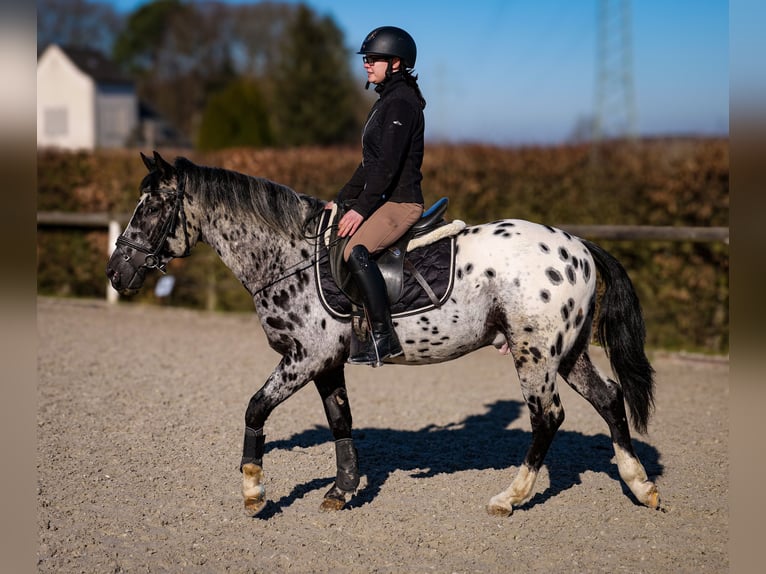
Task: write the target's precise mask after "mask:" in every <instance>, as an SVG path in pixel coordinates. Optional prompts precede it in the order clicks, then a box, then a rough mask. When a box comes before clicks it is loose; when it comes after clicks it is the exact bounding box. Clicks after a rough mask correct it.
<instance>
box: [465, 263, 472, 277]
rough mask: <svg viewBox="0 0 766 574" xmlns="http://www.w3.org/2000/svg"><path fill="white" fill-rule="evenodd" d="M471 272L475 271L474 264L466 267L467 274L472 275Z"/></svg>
mask: <svg viewBox="0 0 766 574" xmlns="http://www.w3.org/2000/svg"><path fill="white" fill-rule="evenodd" d="M471 271H473V263H469V264H467V265H466V266H465V274H466V275H470V274H471Z"/></svg>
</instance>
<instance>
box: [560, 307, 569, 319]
mask: <svg viewBox="0 0 766 574" xmlns="http://www.w3.org/2000/svg"><path fill="white" fill-rule="evenodd" d="M561 318H562V319H564V321H566V320H567V319H569V308H568V307H567V306H566V305H562V306H561Z"/></svg>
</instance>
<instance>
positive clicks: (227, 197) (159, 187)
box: [107, 152, 659, 515]
mask: <svg viewBox="0 0 766 574" xmlns="http://www.w3.org/2000/svg"><path fill="white" fill-rule="evenodd" d="M141 157H142V158H143V161H144V163H145V164H146V166H147V168H148V170H149V174H148V175H147V176H145V177H144V179H143V181H142V182H141V186H140V193H141V196H140V199H139V202H138V206H137V207H136V210H135V212H134V214H133V217H132V218H131V220H130V222H129V223H128V225H127V227H126V228H125V231H124V232H123V234H122V235H121V237H120V238H119V239H118V240H117V246H116V249H115V251H114V253H113V254H112V256H111V258H110V259H109V263H108V266H107V276H108V277H109V279H110V280H111V282H112V285H113V286H114V288H115V289H116V290H117V291H119V292H133V291H135V290H137V289H138V288H140V287H141V285H142V283H143V281H144V277H145V275H146V272H147V270H149V269H153V268H159V269H161V270H164V268H165V266H166V265H167V263H168V262H169V261H170V260H171V259H172V258H174V257H184V256H187V255H188V254H189V252H190V250H191V249H192V247H194V245H195V244H196V243H197V242H198V241H203V242H205V243H208V244H209V245H211V246H212V247H213V248H214V249H215V251H216V253H218V255H219V256H220V258H221V259H222V260H223V262H224V263H225V264H226V265H227V266H228V267H229V269H231V271H232V272H233V273H234V275H236V277H237V278H238V279H239V280H240V281H241V282H242V285H244V287H245V288H246V289H247V290H248V291H249V292H250V293H251V294H252V296H253V301H254V303H255V309H256V312H257V313H258V316H259V318H260V321H261V325H262V327H263V329H264V331H265V333H266V336H267V338H268V341H269V344H270V345H271V347H272V348H273V349H275V350H276V351H277V352H278V353H279V354H280V355H281V356H282V359H281V361H280V362H279V364H278V365H277V366H276V368H275V369H274V371H273V372H272V373H271V375H270V376H269V377H268V379H267V380H266V382H265V384H264V385H263V386H262V387H261V388H260V390H258V392H256V393H255V395H254V396H253V397H252V398H251V399H250V403H249V405H248V407H247V411H246V413H245V435H244V447H243V456H242V461H241V466H240V469H241V471H242V474H243V494H244V498H245V507H246V509H247V510H248V511H249V512H252V513H257V512H259V511H260V510H262V509H263V507H264V506H265V504H266V497H265V490H264V487H263V485H262V468H263V455H264V442H265V441H264V434H263V427H264V424H265V423H266V420H267V418H268V417H269V415H270V414H271V412H272V411H273V410H274V408H275V407H276V406H277V405H279V404H280V403H281V402H282V401H284V400H285V399H287V398H289V397H290V396H292V395H293V394H294V393H295V392H296V391H298V390H299V389H300V388H302V387H303V386H304V385H306V384H307V383H308V382H309V381H313V382H314V384H315V385H316V388H317V389H318V391H319V395H320V397H321V399H322V401H323V404H324V409H325V412H326V415H327V421H328V423H329V426H330V429H331V430H332V433H333V436H334V438H335V448H336V463H337V476H336V480H335V483H334V484H333V486H332V487H331V488H330V490H329V491H328V492H327V493H326V494H325V496H324V501H323V503H322V508H324V509H340V508H342V507H343V506H344V504H345V502H346V496H347V495H352V494H353V493H354V492H355V491H356V489H357V487H358V484H359V471H358V462H357V451H356V448H355V447H354V444H353V441H352V438H351V408H350V405H349V399H348V396H347V394H346V384H345V379H344V365H345V361H346V358H347V357H348V355H349V346H350V341H351V338H352V327H351V322H350V320H349V319H348V318H343V317H339V316H338V315H337V314H334V313H333V312H332V310H331V309H329V308H328V307H327V306H326V305H324V304H320V298H319V297H318V294H317V293H318V289H319V283H320V278H321V275H320V274H319V273H318V272H316V270H315V268H314V265H315V263H316V261H315V259H316V255H315V254H316V252H317V251H316V242H317V237H318V235H319V233H318V232H317V229H316V228H312V227H311V224H310V222H316V221H317V220H318V219H319V218H320V217H319V214H321V213H323V212H324V211H326V210H324V207H325V205H326V204H325V202H323V201H321V200H318V199H315V198H312V197H309V196H306V195H301V194H298V193H296V192H295V191H293V190H291V189H290V188H288V187H285V186H283V185H280V184H277V183H274V182H272V181H269V180H266V179H262V178H256V177H251V176H248V175H243V174H241V173H237V172H234V171H230V170H224V169H220V168H211V167H204V166H199V165H195V164H194V163H192V162H191V161H189V160H187V159H185V158H177V159H176V160H175V162H174V164H170V163H168V162H167V161H166V160H164V159H163V158H162V157H161V156H160V155H159V154H158V153H157V152H154V157H153V158H149V157H147V156H145V155H144V154H141ZM448 240H450V241H454V242H455V243H454V245H455V248H454V268H453V271H452V272H453V273H454V278H453V281H452V282H451V291H450V293H449V296H448V297H447V298H446V299H445V300H444V301H443V302H439V303H438V305H432V306H431V308H427V309H426V310H422V311H418V312H416V313H414V314H407V313H404V314H401V315H400V316H395V317H394V325H395V329H396V333H397V335H398V336H399V339H400V341H401V343H402V348H403V349H404V354H403V355H402V356H400V357H397V358H395V359H393V360H392V361H391V362H394V363H398V364H406V365H422V364H429V363H438V362H442V361H450V360H452V359H456V358H458V357H460V356H462V355H465V354H466V353H470V352H471V351H475V350H476V349H479V348H481V347H485V346H488V345H495V346H496V347H497V348H503V350H506V351H509V352H510V355H511V356H512V357H513V360H514V365H515V367H516V370H517V372H518V376H519V379H520V381H521V390H522V392H523V395H524V399H525V400H526V404H527V406H528V408H529V416H530V420H531V427H532V441H531V444H530V446H529V449H528V451H527V454H526V456H525V459H524V462H523V464H522V465H521V466H520V468H519V470H518V472H517V473H516V476H515V477H514V479H513V481H512V482H511V484H510V486H509V487H508V488H507V489H506V490H504V491H502V492H500V493H499V494H497V495H496V496H494V497H492V498H491V499H490V500H489V504H488V506H487V510H488V511H489V512H490V513H492V514H500V515H509V514H511V513H512V511H513V507H514V506H518V505H520V504H522V503H524V502H525V501H527V500H529V499H530V498H531V496H532V494H533V488H534V484H535V479H536V477H537V474H538V471H539V469H540V467H541V465H542V463H543V458H544V457H545V454H546V452H547V450H548V447H549V446H550V444H551V441H552V440H553V437H554V435H555V433H556V430H557V429H558V428H559V426H560V425H561V423H562V421H563V420H564V410H563V408H562V405H561V400H560V398H559V394H558V391H557V387H556V384H557V382H556V378H557V375H561V377H562V378H563V379H564V380H565V381H566V382H567V383H568V384H569V385H570V386H571V387H572V388H573V389H574V390H575V391H577V392H578V393H579V394H580V395H582V396H583V397H585V399H587V400H588V401H589V402H590V403H591V404H592V405H593V407H594V408H595V409H596V411H597V412H598V413H599V414H600V415H601V416H602V417H603V419H604V420H605V421H606V423H607V425H608V426H609V431H610V433H611V438H612V442H613V446H614V451H615V454H616V461H617V466H618V469H619V473H620V477H621V478H622V479H623V480H624V481H625V483H626V484H627V486H628V487H629V488H630V490H631V492H632V493H633V494H634V495H635V497H636V499H637V500H638V501H639V502H641V503H642V504H644V505H646V506H649V507H651V508H658V506H659V493H658V491H657V487H656V486H655V485H654V483H653V482H651V481H650V480H649V479H648V478H647V475H646V472H645V470H644V467H643V466H642V464H641V462H640V461H639V460H638V458H637V457H636V454H635V452H634V450H633V447H632V444H631V437H630V431H629V427H628V420H627V416H626V410H625V403H627V405H628V407H629V411H630V415H631V420H632V422H633V426H634V427H635V429H636V430H637V431H638V432H642V433H643V432H645V431H646V427H647V423H648V420H649V416H650V413H651V410H652V408H653V392H654V381H653V375H654V371H653V369H652V367H651V365H650V364H649V361H648V360H647V357H646V355H645V352H644V339H645V328H644V322H643V318H642V315H641V309H640V306H639V301H638V298H637V296H636V293H635V291H634V288H633V285H632V283H631V281H630V279H629V278H628V276H627V274H626V272H625V270H624V268H623V267H622V266H621V265H620V263H619V262H618V261H617V260H616V259H615V258H614V257H612V256H611V255H609V254H608V253H607V252H606V251H604V250H603V249H601V248H600V247H598V246H597V245H595V244H593V243H591V242H589V241H586V240H583V239H579V238H577V237H574V236H572V235H570V234H569V233H567V232H565V231H562V230H560V229H556V228H554V227H549V226H546V225H538V224H535V223H530V222H528V221H521V220H514V219H508V220H502V221H494V222H492V223H484V224H481V225H472V226H468V227H465V228H464V229H463V230H462V231H460V232H459V233H458V234H457V237H454V238H452V239H448ZM597 272H598V273H599V274H600V276H601V278H602V281H603V283H604V287H605V290H604V292H603V294H602V298H601V301H600V306H599V316H598V317H594V316H595V313H596V279H597V278H596V274H597ZM594 319H595V322H596V325H597V329H596V334H597V336H598V339H599V341H600V342H601V344H602V345H603V346H604V347H605V349H606V350H607V352H608V355H609V358H610V361H611V367H612V371H613V372H614V374H615V378H616V379H617V380H612V379H609V378H606V377H604V376H602V375H601V374H600V373H599V371H598V370H597V368H596V367H595V366H594V365H593V363H592V362H591V360H590V357H589V356H588V344H589V341H590V338H591V332H592V328H593V323H594ZM456 456H459V453H456Z"/></svg>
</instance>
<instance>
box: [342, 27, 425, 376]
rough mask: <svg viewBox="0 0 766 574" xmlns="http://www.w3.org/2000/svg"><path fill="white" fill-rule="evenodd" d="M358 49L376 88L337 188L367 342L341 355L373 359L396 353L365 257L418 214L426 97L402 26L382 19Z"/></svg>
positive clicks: (378, 282) (376, 279)
mask: <svg viewBox="0 0 766 574" xmlns="http://www.w3.org/2000/svg"><path fill="white" fill-rule="evenodd" d="M357 53H358V54H362V55H363V61H364V68H365V71H366V72H367V84H366V86H365V89H366V88H368V87H369V86H370V84H371V83H372V84H375V91H376V92H377V93H378V94H379V98H378V100H377V101H376V102H375V103H374V104H373V106H372V109H371V110H370V113H369V114H368V116H367V121H366V123H365V125H364V129H363V131H362V161H361V163H360V164H359V166H358V167H357V169H356V171H355V172H354V174H353V175H352V176H351V179H350V180H349V181H348V183H346V184H345V185H344V186H343V187H342V188H341V190H340V192H339V193H338V197H337V201H338V203H343V202H346V203H348V204H349V205H350V206H351V209H349V210H348V211H347V212H346V213H345V215H343V217H342V218H341V220H340V222H339V224H338V235H339V236H340V237H346V236H350V238H349V241H348V244H347V245H346V248H345V250H344V253H343V258H344V260H345V261H346V262H347V264H348V267H349V270H350V271H351V277H352V278H353V280H354V282H355V283H356V285H357V286H358V287H359V290H360V291H361V292H362V298H363V300H364V307H365V312H366V314H367V318H368V321H369V324H370V328H371V336H370V337H368V338H367V345H366V346H365V347H363V348H362V349H361V351H360V352H359V353H357V354H355V355H353V356H351V357H349V359H348V362H349V363H353V364H366V365H372V366H378V365H380V364H382V362H383V361H384V360H385V359H386V358H389V357H396V356H398V355H401V354H402V348H401V345H400V344H399V340H398V338H397V336H396V333H395V332H394V328H393V323H392V321H391V312H390V309H389V301H388V295H387V292H386V285H385V282H384V280H383V276H382V275H381V273H380V269H378V266H377V264H376V262H375V260H374V259H373V258H372V257H371V256H373V255H375V254H377V253H380V252H381V251H383V250H384V249H385V248H387V247H388V246H390V245H392V244H393V243H394V242H396V240H397V239H399V238H400V237H401V236H402V235H404V233H405V232H406V231H407V230H408V229H409V228H410V227H411V226H412V224H414V223H415V222H416V221H417V220H418V219H419V218H420V216H421V215H422V213H423V193H422V191H421V188H420V181H421V179H422V178H423V176H422V173H421V169H420V168H421V164H422V162H423V139H424V138H423V135H424V130H425V119H424V115H423V109H424V108H425V106H426V101H425V99H424V98H423V95H422V94H421V93H420V88H419V87H418V84H417V75H413V73H412V70H413V68H414V67H415V57H416V55H417V49H416V47H415V41H414V40H413V39H412V36H410V35H409V34H408V33H407V32H406V31H404V30H402V29H401V28H396V27H394V26H382V27H380V28H376V29H375V30H373V31H372V32H370V33H369V34H368V35H367V37H366V38H365V39H364V41H363V42H362V46H361V48H360V49H359V52H357Z"/></svg>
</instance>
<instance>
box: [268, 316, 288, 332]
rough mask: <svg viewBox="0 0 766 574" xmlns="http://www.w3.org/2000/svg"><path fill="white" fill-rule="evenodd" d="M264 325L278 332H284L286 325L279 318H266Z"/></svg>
mask: <svg viewBox="0 0 766 574" xmlns="http://www.w3.org/2000/svg"><path fill="white" fill-rule="evenodd" d="M266 324H267V325H268V326H269V327H272V328H274V329H277V330H279V331H282V330H284V328H285V325H286V324H285V320H284V319H282V318H280V317H266Z"/></svg>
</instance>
